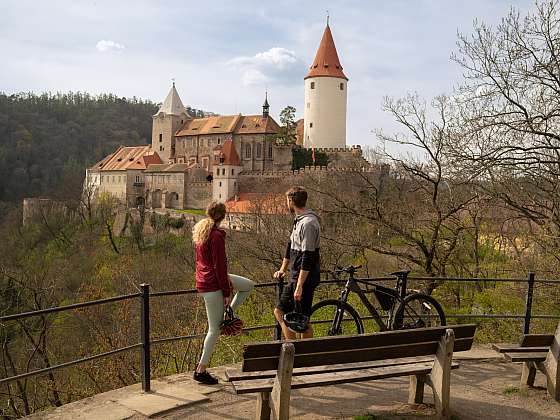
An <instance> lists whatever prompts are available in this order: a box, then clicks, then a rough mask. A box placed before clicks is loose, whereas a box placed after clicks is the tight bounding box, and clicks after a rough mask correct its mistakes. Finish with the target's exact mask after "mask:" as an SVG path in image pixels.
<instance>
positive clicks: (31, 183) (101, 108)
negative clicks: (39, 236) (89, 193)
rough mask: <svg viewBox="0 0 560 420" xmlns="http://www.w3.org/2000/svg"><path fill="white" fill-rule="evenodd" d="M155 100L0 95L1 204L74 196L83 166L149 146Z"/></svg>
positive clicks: (113, 97)
mask: <svg viewBox="0 0 560 420" xmlns="http://www.w3.org/2000/svg"><path fill="white" fill-rule="evenodd" d="M156 111H157V104H155V103H153V102H150V101H144V100H140V99H138V98H130V99H127V98H119V97H117V96H115V95H112V94H103V95H98V96H92V95H90V94H87V93H81V92H76V93H73V92H70V93H65V94H61V93H57V94H50V93H44V94H41V95H36V94H33V93H19V94H14V95H7V94H3V93H2V94H0V203H2V202H4V203H10V202H11V203H13V202H19V201H20V200H21V199H22V198H23V197H28V196H54V197H57V198H70V197H74V198H75V197H76V195H77V194H78V193H79V191H80V188H81V184H82V180H83V176H84V170H85V168H86V167H87V166H88V165H90V164H93V163H95V162H96V161H97V160H99V159H101V158H102V157H103V156H105V155H107V154H108V153H110V152H112V151H114V150H115V149H116V148H117V147H118V146H119V145H128V146H135V145H141V144H148V143H149V142H150V139H151V130H152V119H151V116H152V115H153V114H154V113H155V112H156Z"/></svg>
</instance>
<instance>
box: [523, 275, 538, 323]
mask: <svg viewBox="0 0 560 420" xmlns="http://www.w3.org/2000/svg"><path fill="white" fill-rule="evenodd" d="M534 286H535V273H529V278H528V279H527V301H526V302H525V323H524V325H523V334H529V327H530V324H531V308H532V306H533V288H534Z"/></svg>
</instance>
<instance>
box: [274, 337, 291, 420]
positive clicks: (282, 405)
mask: <svg viewBox="0 0 560 420" xmlns="http://www.w3.org/2000/svg"><path fill="white" fill-rule="evenodd" d="M294 356H295V347H294V344H293V343H289V342H288V343H284V344H282V350H281V351H280V358H279V360H278V371H277V372H276V378H274V385H273V386H272V393H271V395H270V409H271V411H272V414H273V417H274V419H275V420H288V419H289V418H290V393H291V391H292V371H293V369H294Z"/></svg>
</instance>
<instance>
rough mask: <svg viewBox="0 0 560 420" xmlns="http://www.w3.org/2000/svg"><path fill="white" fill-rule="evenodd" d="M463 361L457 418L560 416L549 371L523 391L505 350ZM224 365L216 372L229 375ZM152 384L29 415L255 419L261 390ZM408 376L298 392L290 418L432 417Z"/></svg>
mask: <svg viewBox="0 0 560 420" xmlns="http://www.w3.org/2000/svg"><path fill="white" fill-rule="evenodd" d="M455 359H456V360H459V361H460V363H461V367H460V368H459V369H457V370H454V371H453V373H452V380H451V381H452V386H451V407H452V411H453V417H452V418H454V419H465V420H482V419H508V420H509V419H511V420H516V419H519V420H525V419H531V420H532V419H543V420H552V419H555V420H557V419H560V404H559V403H557V402H555V401H554V400H552V399H551V398H550V397H549V396H548V394H547V392H546V390H545V389H544V377H543V376H542V375H540V374H539V375H538V376H537V381H536V385H537V388H535V389H530V390H528V391H524V390H519V388H518V383H519V378H520V375H521V365H517V364H512V363H505V362H503V361H502V359H501V356H499V355H498V354H497V353H495V352H493V351H492V350H489V349H487V348H483V347H478V348H475V349H473V350H471V351H469V352H465V353H464V354H457V357H456V358H455ZM224 371H225V368H223V367H222V368H216V369H214V372H215V373H216V374H218V375H219V376H221V377H222V378H223V374H224ZM152 388H153V390H154V392H153V393H151V394H143V393H142V392H141V390H140V385H139V384H136V385H132V386H129V387H126V388H121V389H118V390H115V391H110V392H106V393H104V394H99V395H96V396H94V397H91V398H87V399H84V400H81V401H77V402H75V403H71V404H67V405H65V406H63V407H60V408H58V409H56V410H51V411H48V412H44V413H38V414H35V415H33V416H30V417H28V418H29V419H34V420H37V419H47V420H66V419H72V420H86V419H96V420H97V419H103V420H105V419H106V420H124V419H133V420H137V419H138V420H139V419H146V418H162V419H168V420H171V419H173V420H179V419H191V418H192V419H195V418H196V419H236V420H244V419H252V418H253V416H254V411H255V402H256V397H255V396H254V395H250V396H245V395H243V396H238V395H235V393H234V392H233V389H232V388H231V386H230V385H229V384H227V383H225V382H224V383H222V384H220V385H219V386H215V387H206V386H200V385H198V384H196V383H194V382H193V381H192V379H191V375H190V374H180V375H174V376H170V377H167V378H161V379H158V380H155V381H152ZM407 390H408V378H398V379H388V380H379V381H371V382H362V383H354V384H345V385H338V386H329V387H323V388H311V389H304V390H296V391H293V392H292V399H291V417H292V418H295V419H353V418H354V417H355V416H359V415H366V414H371V415H372V416H371V417H370V418H371V419H418V418H426V419H430V418H434V415H433V414H434V412H433V409H432V407H431V406H430V403H431V402H432V396H431V393H430V390H429V387H427V388H426V398H425V400H426V402H427V405H420V406H417V405H410V404H407V403H406V401H407V397H408V393H407Z"/></svg>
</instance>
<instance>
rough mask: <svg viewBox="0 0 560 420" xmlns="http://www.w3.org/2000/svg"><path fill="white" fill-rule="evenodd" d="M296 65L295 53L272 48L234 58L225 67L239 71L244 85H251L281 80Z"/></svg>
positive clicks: (284, 49)
mask: <svg viewBox="0 0 560 420" xmlns="http://www.w3.org/2000/svg"><path fill="white" fill-rule="evenodd" d="M297 64H298V58H297V57H296V53H295V52H294V51H292V50H288V49H286V48H282V47H274V48H271V49H269V50H268V51H263V52H259V53H257V54H255V55H254V56H241V57H235V58H233V59H231V60H229V61H228V62H227V65H229V66H232V67H233V68H234V69H237V70H240V71H241V73H242V75H241V80H242V82H243V84H244V85H246V86H248V85H253V84H259V83H263V82H265V81H269V80H271V79H272V78H282V76H281V74H282V73H284V74H287V72H286V71H287V70H290V69H292V68H293V67H294V66H296V65H297Z"/></svg>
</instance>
